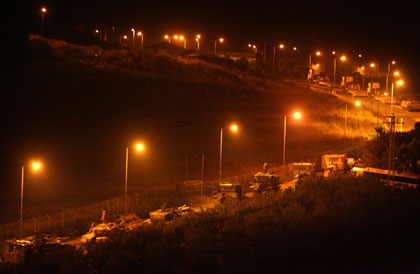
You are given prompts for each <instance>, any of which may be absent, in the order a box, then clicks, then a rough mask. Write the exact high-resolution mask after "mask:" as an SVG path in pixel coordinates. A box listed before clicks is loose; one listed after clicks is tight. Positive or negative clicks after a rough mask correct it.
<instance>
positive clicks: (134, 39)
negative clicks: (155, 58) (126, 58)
mask: <svg viewBox="0 0 420 274" xmlns="http://www.w3.org/2000/svg"><path fill="white" fill-rule="evenodd" d="M131 32H132V33H133V49H134V42H135V41H136V31H135V30H134V29H131Z"/></svg>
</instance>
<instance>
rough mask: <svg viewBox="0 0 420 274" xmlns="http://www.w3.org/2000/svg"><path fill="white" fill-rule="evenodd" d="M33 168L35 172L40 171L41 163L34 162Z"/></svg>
mask: <svg viewBox="0 0 420 274" xmlns="http://www.w3.org/2000/svg"><path fill="white" fill-rule="evenodd" d="M32 168H33V169H34V170H38V169H40V168H41V163H40V162H33V163H32Z"/></svg>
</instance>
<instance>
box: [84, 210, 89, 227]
mask: <svg viewBox="0 0 420 274" xmlns="http://www.w3.org/2000/svg"><path fill="white" fill-rule="evenodd" d="M85 209H86V224H89V208H88V207H87V206H85Z"/></svg>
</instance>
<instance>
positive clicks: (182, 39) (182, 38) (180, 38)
mask: <svg viewBox="0 0 420 274" xmlns="http://www.w3.org/2000/svg"><path fill="white" fill-rule="evenodd" d="M179 40H181V41H184V49H186V48H187V39H186V38H185V37H184V36H183V35H181V36H180V37H179Z"/></svg>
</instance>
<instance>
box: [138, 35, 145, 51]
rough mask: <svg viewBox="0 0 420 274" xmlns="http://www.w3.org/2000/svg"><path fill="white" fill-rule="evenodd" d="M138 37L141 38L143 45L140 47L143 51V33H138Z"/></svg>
mask: <svg viewBox="0 0 420 274" xmlns="http://www.w3.org/2000/svg"><path fill="white" fill-rule="evenodd" d="M137 36H140V37H141V45H140V49H143V36H144V35H143V33H142V32H141V31H139V32H137Z"/></svg>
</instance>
